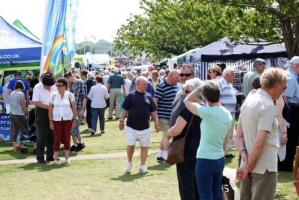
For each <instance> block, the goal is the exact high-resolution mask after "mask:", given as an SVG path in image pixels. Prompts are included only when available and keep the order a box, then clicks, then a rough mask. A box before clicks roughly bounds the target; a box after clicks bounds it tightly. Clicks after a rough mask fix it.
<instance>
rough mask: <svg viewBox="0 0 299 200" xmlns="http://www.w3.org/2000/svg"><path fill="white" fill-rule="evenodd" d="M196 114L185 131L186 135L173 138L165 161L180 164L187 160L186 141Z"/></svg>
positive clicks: (170, 163)
mask: <svg viewBox="0 0 299 200" xmlns="http://www.w3.org/2000/svg"><path fill="white" fill-rule="evenodd" d="M193 118H194V115H192V117H191V120H190V121H189V123H188V127H187V129H186V131H185V135H184V136H183V137H181V138H178V139H176V140H173V141H172V143H171V144H170V145H169V148H168V157H167V160H166V161H165V162H166V163H167V164H169V165H174V164H180V163H183V162H184V160H185V158H184V157H185V156H184V155H185V142H186V137H187V135H188V132H189V130H190V127H191V124H192V121H193Z"/></svg>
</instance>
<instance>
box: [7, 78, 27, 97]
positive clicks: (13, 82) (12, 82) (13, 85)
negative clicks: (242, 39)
mask: <svg viewBox="0 0 299 200" xmlns="http://www.w3.org/2000/svg"><path fill="white" fill-rule="evenodd" d="M17 81H22V82H23V84H24V87H25V88H24V89H25V90H24V93H25V94H26V93H27V92H29V83H28V81H27V80H26V79H23V78H15V79H12V80H11V81H9V84H8V86H7V88H8V89H10V90H14V89H15V86H16V83H17Z"/></svg>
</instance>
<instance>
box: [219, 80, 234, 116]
mask: <svg viewBox="0 0 299 200" xmlns="http://www.w3.org/2000/svg"><path fill="white" fill-rule="evenodd" d="M219 87H220V99H219V102H220V103H221V105H222V106H223V107H225V108H226V109H227V110H228V111H229V112H230V113H231V115H232V117H233V118H234V117H235V112H236V104H237V98H236V91H235V89H234V87H233V85H232V84H231V83H228V82H227V81H226V80H225V79H224V78H222V79H220V80H219Z"/></svg>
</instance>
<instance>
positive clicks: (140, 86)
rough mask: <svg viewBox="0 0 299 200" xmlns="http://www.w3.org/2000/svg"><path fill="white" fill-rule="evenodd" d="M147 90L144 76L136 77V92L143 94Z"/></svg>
mask: <svg viewBox="0 0 299 200" xmlns="http://www.w3.org/2000/svg"><path fill="white" fill-rule="evenodd" d="M146 89H147V78H145V77H144V76H138V77H137V78H136V90H137V91H138V92H142V93H145V92H146Z"/></svg>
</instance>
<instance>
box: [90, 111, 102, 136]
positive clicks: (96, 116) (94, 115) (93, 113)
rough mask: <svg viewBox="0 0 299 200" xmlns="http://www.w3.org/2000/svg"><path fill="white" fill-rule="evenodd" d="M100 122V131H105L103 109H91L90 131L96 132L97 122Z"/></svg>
mask: <svg viewBox="0 0 299 200" xmlns="http://www.w3.org/2000/svg"><path fill="white" fill-rule="evenodd" d="M98 119H99V121H100V130H101V131H104V130H105V108H91V129H92V130H93V131H97V123H98V122H97V121H98Z"/></svg>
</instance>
